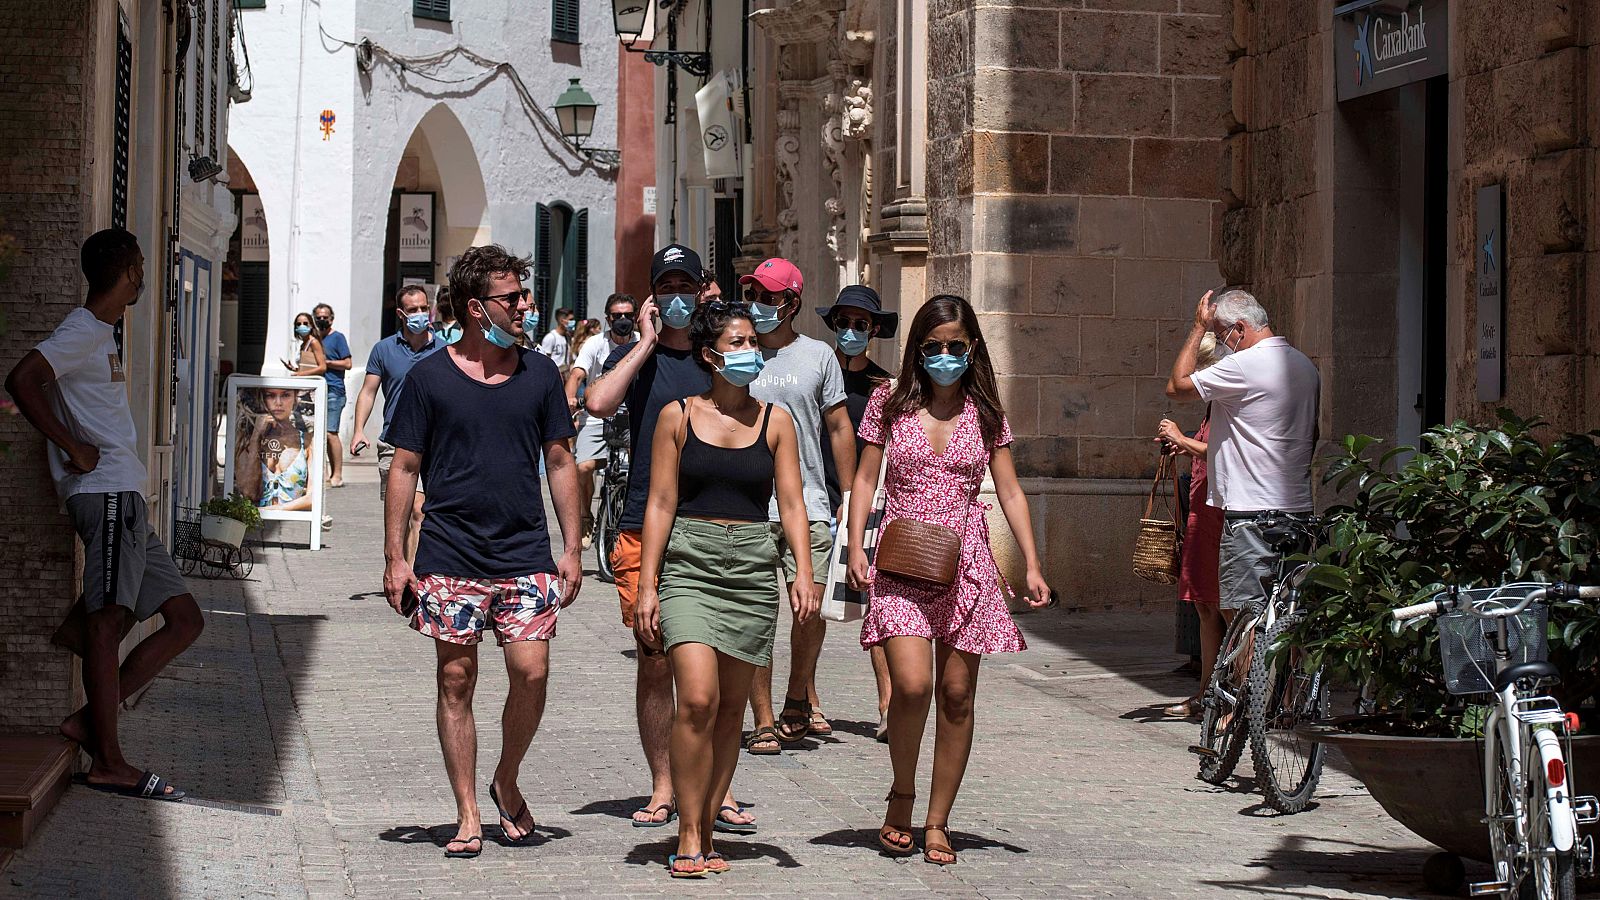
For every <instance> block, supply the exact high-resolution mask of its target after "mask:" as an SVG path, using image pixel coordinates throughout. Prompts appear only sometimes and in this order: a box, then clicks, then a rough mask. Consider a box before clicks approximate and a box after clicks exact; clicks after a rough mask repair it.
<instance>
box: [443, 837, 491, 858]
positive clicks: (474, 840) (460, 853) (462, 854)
mask: <svg viewBox="0 0 1600 900" xmlns="http://www.w3.org/2000/svg"><path fill="white" fill-rule="evenodd" d="M451 844H477V845H478V849H476V850H451V849H450V845H451ZM444 846H445V851H444V855H445V858H446V859H477V858H478V855H479V854H481V853H482V852H483V835H481V834H475V835H473V836H472V837H469V838H458V839H456V840H449V841H445V843H444Z"/></svg>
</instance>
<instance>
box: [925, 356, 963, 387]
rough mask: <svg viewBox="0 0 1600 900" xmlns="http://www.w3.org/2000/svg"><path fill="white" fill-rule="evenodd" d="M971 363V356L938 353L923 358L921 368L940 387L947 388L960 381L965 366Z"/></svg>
mask: <svg viewBox="0 0 1600 900" xmlns="http://www.w3.org/2000/svg"><path fill="white" fill-rule="evenodd" d="M971 362H972V354H971V353H968V354H966V355H965V356H952V355H950V354H948V353H939V354H936V355H934V356H925V357H923V359H922V367H923V368H924V369H927V370H928V377H929V378H932V379H933V381H934V383H935V384H937V385H939V386H940V387H949V386H950V385H952V384H955V383H956V382H958V381H960V380H961V376H962V375H965V374H966V372H967V366H968V365H970V364H971Z"/></svg>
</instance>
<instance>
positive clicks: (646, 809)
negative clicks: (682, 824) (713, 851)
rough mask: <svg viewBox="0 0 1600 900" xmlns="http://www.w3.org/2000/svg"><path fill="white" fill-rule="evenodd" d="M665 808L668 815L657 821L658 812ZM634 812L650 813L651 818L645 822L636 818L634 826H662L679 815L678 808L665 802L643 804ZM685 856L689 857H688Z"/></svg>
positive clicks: (635, 813) (636, 813)
mask: <svg viewBox="0 0 1600 900" xmlns="http://www.w3.org/2000/svg"><path fill="white" fill-rule="evenodd" d="M663 809H664V810H666V811H667V817H666V818H665V819H662V820H661V821H659V822H657V821H655V817H656V813H658V812H661V811H662V810H663ZM633 812H634V815H638V814H639V813H649V814H650V818H648V819H646V820H644V821H643V822H641V821H639V820H638V819H634V820H633V827H635V828H660V827H662V826H663V825H666V824H667V823H669V822H671V821H672V820H673V819H676V818H677V817H678V810H677V808H676V807H675V806H674V805H673V804H671V803H663V804H661V805H660V806H641V807H639V808H638V809H636V810H634V811H633ZM684 858H685V859H687V858H688V857H684Z"/></svg>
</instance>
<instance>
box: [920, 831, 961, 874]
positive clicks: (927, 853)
mask: <svg viewBox="0 0 1600 900" xmlns="http://www.w3.org/2000/svg"><path fill="white" fill-rule="evenodd" d="M930 831H937V832H940V833H942V834H943V835H944V836H945V840H944V841H939V842H935V841H934V840H933V839H932V838H930V837H928V832H930ZM949 838H950V826H949V824H948V823H946V824H944V825H924V826H922V861H923V862H928V863H933V864H934V865H936V866H953V865H955V864H956V851H955V848H953V847H951V846H950V844H949V843H948V841H949ZM934 853H943V854H944V855H945V856H948V857H950V858H949V859H934V858H933V856H932V854H934Z"/></svg>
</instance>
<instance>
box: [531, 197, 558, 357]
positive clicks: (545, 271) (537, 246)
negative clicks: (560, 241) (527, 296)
mask: <svg viewBox="0 0 1600 900" xmlns="http://www.w3.org/2000/svg"><path fill="white" fill-rule="evenodd" d="M534 226H535V227H534V236H533V294H534V296H533V303H534V306H536V307H537V308H538V310H539V327H540V328H550V327H552V326H553V325H554V324H555V320H554V319H552V318H550V310H551V308H552V307H553V306H554V302H553V301H554V299H555V298H553V297H551V296H550V287H551V277H550V239H551V235H550V207H548V206H545V205H544V204H543V203H540V204H539V205H538V207H537V208H536V209H535V211H534Z"/></svg>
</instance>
